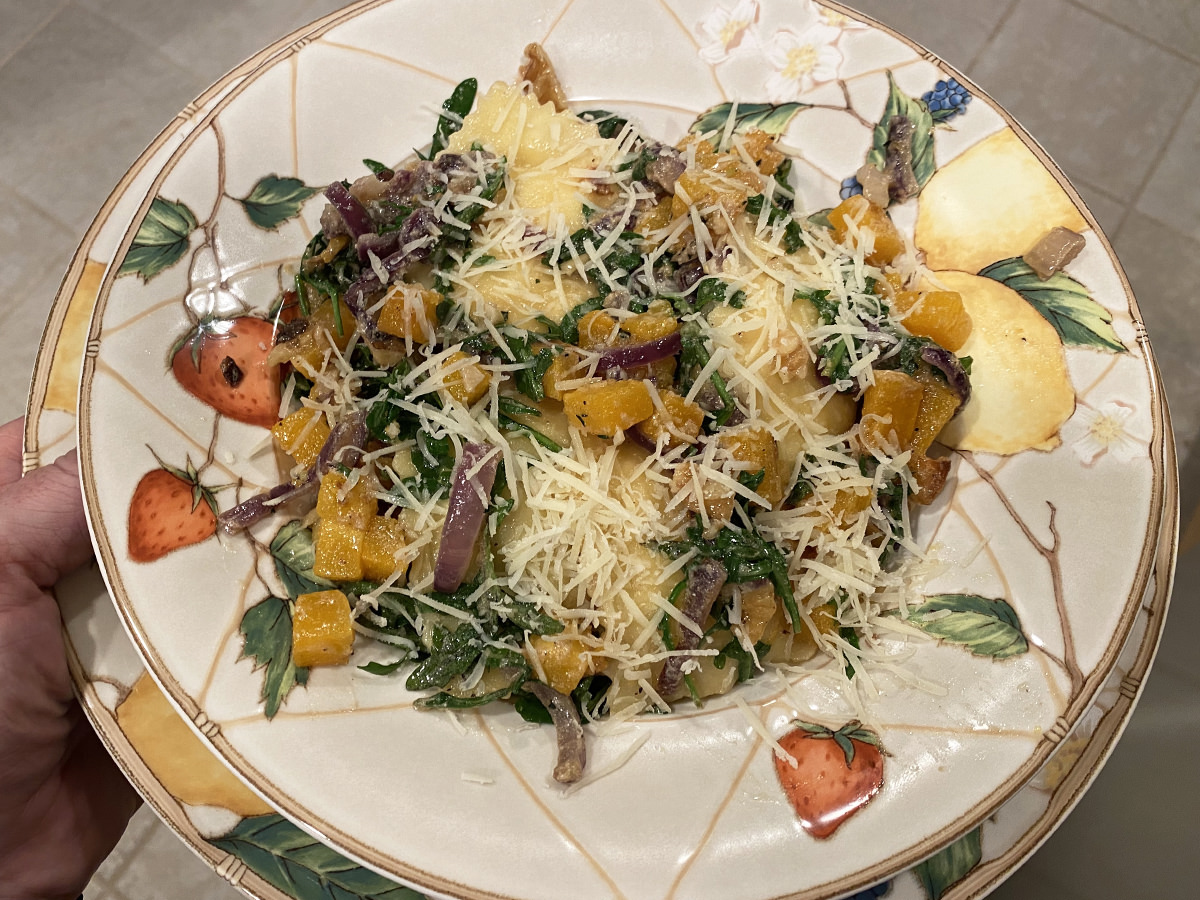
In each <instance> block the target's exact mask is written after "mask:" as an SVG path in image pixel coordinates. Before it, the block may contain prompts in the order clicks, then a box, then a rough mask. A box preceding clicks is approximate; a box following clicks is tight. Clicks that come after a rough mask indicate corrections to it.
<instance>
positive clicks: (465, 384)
mask: <svg viewBox="0 0 1200 900" xmlns="http://www.w3.org/2000/svg"><path fill="white" fill-rule="evenodd" d="M467 358H468V357H467V354H465V353H463V352H462V351H461V350H456V351H455V352H454V353H451V354H450V355H449V356H447V357H446V362H445V366H446V368H451V367H453V366H456V365H458V364H459V363H461V362H462V361H463V360H464V359H467ZM491 384H492V376H491V373H490V372H488V371H487V369H485V368H483V367H482V366H481V365H479V363H478V362H473V363H469V364H467V365H464V366H462V367H461V368H456V369H455V370H454V371H453V372H451V373H450V374H448V375H447V376H446V377H445V378H444V379H443V380H442V386H443V388H444V389H445V391H446V393H447V394H449V395H450V396H451V397H453V398H454V399H455V400H457V401H458V402H459V403H461V404H462V405H463V406H470V405H471V404H472V403H474V402H475V401H476V400H478V399H479V398H480V397H482V396H483V395H484V394H486V393H487V391H488V388H489V387H490V386H491Z"/></svg>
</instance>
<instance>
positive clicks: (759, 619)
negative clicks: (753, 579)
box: [740, 581, 779, 645]
mask: <svg viewBox="0 0 1200 900" xmlns="http://www.w3.org/2000/svg"><path fill="white" fill-rule="evenodd" d="M778 608H779V602H778V600H776V598H775V588H774V587H772V585H771V583H770V582H767V581H763V582H758V583H756V584H752V585H750V586H747V587H743V588H742V620H741V623H740V625H741V627H742V629H743V630H744V631H745V633H746V637H747V639H749V641H750V643H751V644H752V645H753V644H757V643H758V642H759V641H761V640H762V637H763V634H764V633H765V632H766V630H767V623H768V622H770V621H771V619H772V618H774V616H775V611H776V610H777V609H778Z"/></svg>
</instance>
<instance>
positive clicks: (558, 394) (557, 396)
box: [542, 350, 587, 400]
mask: <svg viewBox="0 0 1200 900" xmlns="http://www.w3.org/2000/svg"><path fill="white" fill-rule="evenodd" d="M580 360H581V357H580V355H579V354H578V353H577V352H573V351H571V350H567V351H566V352H564V353H561V354H559V355H558V356H556V357H554V361H553V362H551V363H550V368H548V369H547V370H546V374H545V375H543V376H542V390H544V391H545V392H546V396H547V397H549V398H550V399H551V400H561V399H562V398H563V393H564V392H563V389H562V387H561V386H560V385H561V384H562V383H563V382H564V381H576V380H578V379H580V378H584V377H585V376H586V375H587V369H586V368H584V367H583V366H581V365H580Z"/></svg>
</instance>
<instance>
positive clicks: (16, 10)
mask: <svg viewBox="0 0 1200 900" xmlns="http://www.w3.org/2000/svg"><path fill="white" fill-rule="evenodd" d="M66 2H67V0H53V2H50V3H37V2H30V0H0V23H3V27H0V65H3V63H4V61H5V60H7V59H8V58H9V57H10V56H12V55H13V53H15V52H16V51H17V50H18V49H20V47H21V45H23V44H24V43H25V42H26V41H27V40H29V39H30V38H31V37H32V36H33V35H34V34H36V33H37V31H38V29H40V28H41V27H42V26H43V25H45V24H46V23H47V22H48V21H50V19H52V18H53V17H54V14H55V13H56V12H58V10H59V9H60V8H61V7H62V6H63V4H65V3H66Z"/></svg>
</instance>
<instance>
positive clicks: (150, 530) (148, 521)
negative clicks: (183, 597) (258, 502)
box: [129, 450, 225, 562]
mask: <svg viewBox="0 0 1200 900" xmlns="http://www.w3.org/2000/svg"><path fill="white" fill-rule="evenodd" d="M150 452H151V453H153V452H154V451H153V450H151V451H150ZM154 458H155V459H158V464H159V468H157V469H152V470H151V471H149V472H147V473H146V474H145V475H143V476H142V478H141V480H140V481H139V482H138V484H137V487H136V488H134V491H133V499H132V500H130V502H129V558H130V559H132V560H133V561H134V562H154V561H155V560H157V559H162V558H163V557H164V556H166V555H167V554H168V553H170V552H171V551H173V550H178V549H180V548H181V547H187V546H190V545H191V544H198V543H200V542H201V541H204V540H207V539H208V538H210V537H212V536H213V535H214V534H216V532H217V501H216V498H215V496H214V494H215V493H216V492H217V491H219V490H221V489H222V487H225V486H224V485H223V486H222V487H216V488H207V487H205V486H204V485H202V484H201V483H200V473H199V472H197V470H196V467H195V466H193V465H192V461H191V460H190V459H189V460H188V461H187V464H186V467H185V468H183V469H178V468H175V467H174V466H168V465H167V464H166V463H164V462H163V461H162V460H161V459H159V458H158V454H155V455H154Z"/></svg>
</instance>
